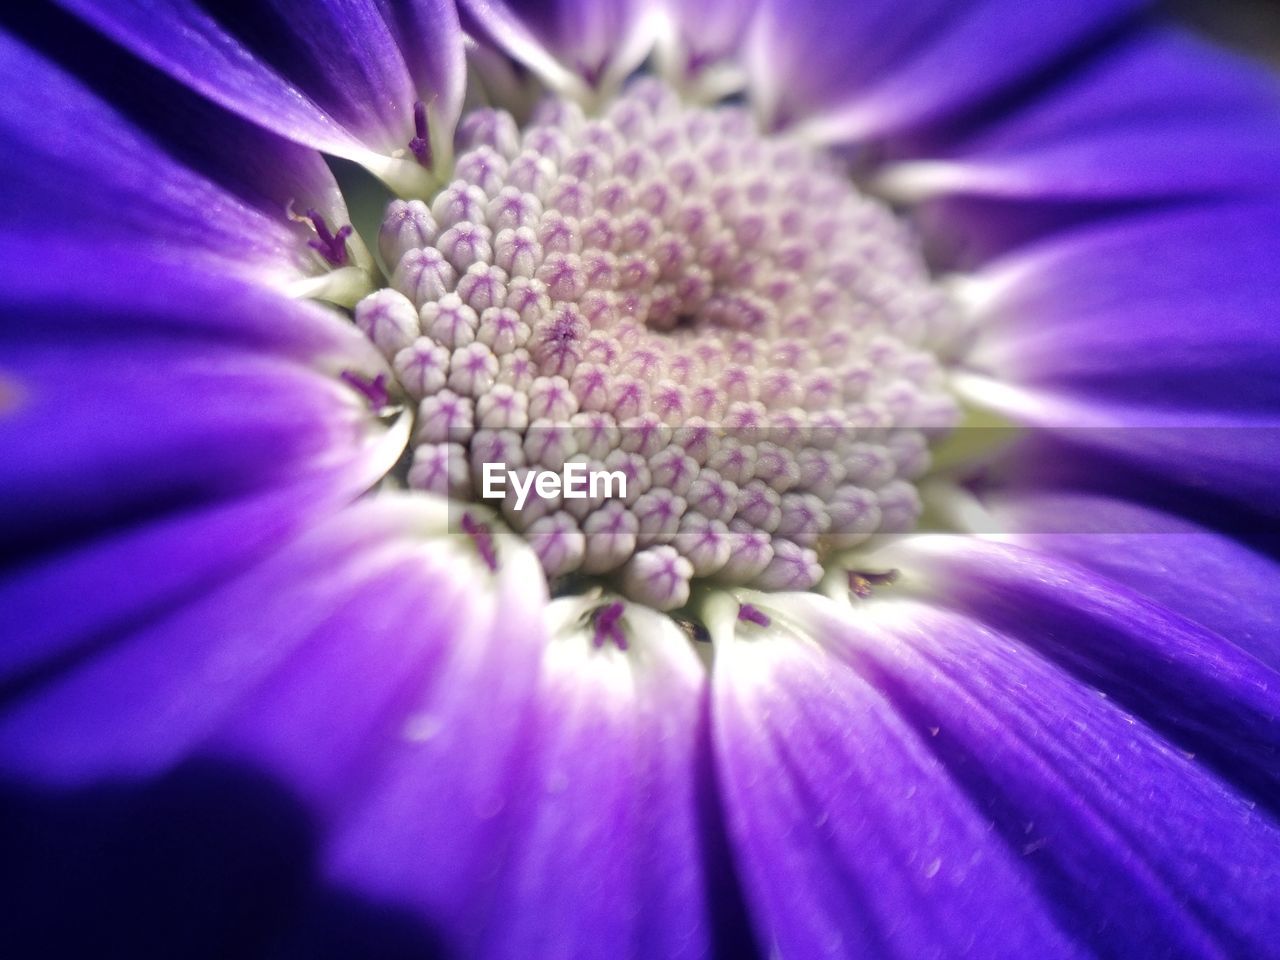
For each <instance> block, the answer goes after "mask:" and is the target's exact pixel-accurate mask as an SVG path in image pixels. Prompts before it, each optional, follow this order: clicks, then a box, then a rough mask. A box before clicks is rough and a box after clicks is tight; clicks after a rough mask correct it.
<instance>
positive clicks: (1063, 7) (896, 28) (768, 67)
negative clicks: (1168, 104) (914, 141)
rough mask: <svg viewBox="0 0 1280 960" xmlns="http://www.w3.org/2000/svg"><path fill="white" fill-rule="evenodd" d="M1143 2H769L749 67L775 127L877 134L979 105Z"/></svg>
mask: <svg viewBox="0 0 1280 960" xmlns="http://www.w3.org/2000/svg"><path fill="white" fill-rule="evenodd" d="M1138 6H1140V0H1105V2H1101V3H1090V4H1062V3H1055V2H1053V0H1034V2H1031V3H1027V2H1020V0H978V2H972V3H965V4H956V3H951V2H948V0H929V2H924V3H913V4H907V5H904V4H901V3H894V2H892V0H874V2H860V3H829V2H826V0H804V2H800V3H797V2H795V0H766V2H764V3H762V5H761V15H760V17H759V18H758V19H757V21H756V24H755V26H754V28H753V37H752V40H751V43H750V48H749V49H750V55H749V58H748V68H749V70H750V72H751V74H752V85H753V88H754V91H755V94H756V96H757V97H758V98H760V102H761V104H762V106H763V108H764V110H765V112H766V114H767V115H768V116H769V117H771V118H772V121H773V123H775V124H779V125H781V124H789V123H795V122H799V121H805V122H806V126H808V127H809V128H810V129H811V130H812V131H813V132H814V133H815V134H817V135H818V136H821V137H823V138H825V139H827V140H829V141H836V142H850V141H853V140H858V139H865V138H868V137H874V136H884V135H887V134H890V133H896V132H899V131H903V130H906V129H909V128H911V127H914V126H918V125H920V124H922V123H925V122H928V121H932V120H935V119H936V118H938V117H939V116H941V115H943V114H946V113H955V112H958V111H960V110H962V109H965V108H968V107H972V106H973V105H975V104H977V103H980V102H981V101H982V100H983V98H987V97H990V96H991V95H992V94H994V93H996V92H998V91H1000V90H1001V89H1002V88H1005V87H1008V86H1010V85H1012V84H1014V83H1015V82H1016V81H1019V80H1021V79H1023V78H1025V77H1027V76H1028V75H1030V74H1032V73H1033V72H1034V71H1036V70H1041V69H1044V68H1046V67H1047V66H1049V65H1051V64H1053V63H1054V62H1055V61H1057V60H1059V59H1061V58H1063V57H1065V56H1067V55H1069V54H1071V53H1072V52H1073V51H1074V50H1075V49H1076V48H1078V47H1079V46H1081V45H1082V44H1084V43H1086V42H1088V41H1089V40H1092V39H1096V38H1097V37H1098V36H1099V35H1101V34H1103V33H1104V32H1105V31H1107V30H1108V29H1111V28H1114V27H1116V25H1117V24H1119V23H1121V22H1123V20H1124V19H1125V18H1126V17H1129V16H1131V15H1132V13H1133V12H1134V9H1135V8H1136V7H1138Z"/></svg>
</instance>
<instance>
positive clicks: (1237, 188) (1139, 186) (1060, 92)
mask: <svg viewBox="0 0 1280 960" xmlns="http://www.w3.org/2000/svg"><path fill="white" fill-rule="evenodd" d="M1277 124H1280V84H1277V83H1276V82H1275V80H1274V78H1273V77H1272V76H1271V75H1270V74H1269V73H1268V72H1267V71H1265V70H1263V69H1262V68H1261V67H1260V66H1258V65H1255V64H1251V63H1249V62H1247V61H1244V60H1241V59H1239V58H1237V57H1235V56H1234V55H1232V54H1230V53H1227V52H1225V51H1222V50H1218V49H1216V48H1214V47H1211V46H1209V45H1207V44H1204V43H1201V42H1199V41H1197V40H1194V39H1191V38H1189V37H1186V36H1184V35H1182V34H1180V33H1176V32H1173V31H1151V32H1144V33H1142V34H1141V35H1140V36H1139V37H1138V38H1136V39H1134V40H1132V41H1130V42H1128V43H1126V44H1125V45H1123V46H1120V47H1118V48H1116V49H1115V50H1113V51H1111V52H1109V53H1108V54H1107V55H1106V56H1105V57H1103V58H1101V59H1098V60H1096V61H1094V62H1093V63H1090V64H1087V65H1085V66H1084V67H1083V68H1081V69H1079V70H1076V71H1073V72H1071V73H1070V74H1069V75H1068V76H1067V77H1066V78H1065V79H1063V80H1062V81H1060V82H1059V83H1057V84H1056V85H1055V86H1054V87H1051V88H1049V89H1048V90H1046V91H1044V92H1043V94H1042V95H1040V96H1037V97H1035V98H1030V99H1028V100H1027V101H1026V103H1025V105H1022V106H1020V107H1019V108H1017V109H1014V110H1011V111H1009V112H1007V114H1005V115H1003V116H1001V117H999V118H998V119H997V120H996V121H995V122H993V123H989V124H987V125H986V126H981V127H979V128H978V129H977V131H976V132H974V133H971V134H970V135H969V136H968V137H967V138H964V139H961V140H959V141H958V142H946V141H945V139H944V140H942V141H940V142H938V143H935V144H932V145H930V144H916V145H913V146H912V145H905V144H904V145H902V146H901V147H900V150H901V151H902V152H904V153H908V154H910V155H914V156H921V154H923V158H922V159H919V160H914V161H912V160H907V161H906V162H904V163H901V164H898V165H890V166H889V167H888V168H887V170H886V171H885V172H884V173H883V174H882V175H881V178H880V183H881V186H882V187H883V188H885V189H887V190H889V191H891V192H893V193H895V194H897V195H902V196H910V197H911V198H913V199H919V198H921V197H927V196H936V195H947V196H952V197H954V196H956V195H960V196H963V197H965V198H968V205H969V206H970V207H972V208H975V209H973V210H972V211H971V212H970V214H969V216H968V217H966V216H965V215H964V212H965V211H964V208H963V207H961V208H960V209H958V210H957V211H955V212H954V213H953V214H952V215H951V216H950V217H947V218H946V223H945V224H944V226H946V225H949V226H950V227H951V228H952V229H956V230H963V229H965V227H966V226H968V225H970V223H971V222H972V226H973V228H974V229H977V230H979V231H981V230H983V229H985V228H984V225H983V223H982V220H983V215H982V206H981V205H980V204H979V202H978V201H979V200H981V201H985V202H986V204H987V205H988V206H995V207H996V208H997V209H998V205H996V204H995V203H993V202H992V200H993V199H995V200H998V199H1009V198H1017V199H1020V200H1024V201H1027V202H1034V203H1036V204H1040V205H1048V204H1051V203H1062V202H1066V201H1071V202H1077V203H1083V202H1090V203H1100V202H1117V203H1118V202H1122V201H1123V202H1133V201H1144V200H1152V199H1164V198H1167V197H1170V196H1174V197H1177V196H1183V197H1185V196H1192V197H1203V196H1217V195H1223V194H1239V193H1242V192H1251V193H1261V192H1263V191H1267V192H1269V193H1271V194H1272V195H1274V192H1275V188H1276V187H1277V186H1280V142H1278V141H1277V138H1276V136H1275V129H1276V126H1277Z"/></svg>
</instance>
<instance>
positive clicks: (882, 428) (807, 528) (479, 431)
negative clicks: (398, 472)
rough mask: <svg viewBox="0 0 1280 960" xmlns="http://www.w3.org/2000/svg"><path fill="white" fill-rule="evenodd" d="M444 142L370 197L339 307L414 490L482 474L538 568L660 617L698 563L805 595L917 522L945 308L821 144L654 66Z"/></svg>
mask: <svg viewBox="0 0 1280 960" xmlns="http://www.w3.org/2000/svg"><path fill="white" fill-rule="evenodd" d="M458 139H459V150H460V153H459V156H458V160H457V165H456V169H455V176H456V179H455V180H454V181H453V182H452V183H451V184H450V185H449V186H448V187H446V188H445V189H443V190H442V191H440V192H439V193H438V194H437V195H436V196H435V197H434V199H433V200H432V201H431V202H430V203H429V204H428V203H426V202H424V201H421V200H408V201H403V200H397V201H395V202H393V203H392V204H391V206H390V208H389V209H388V211H387V215H386V218H385V220H384V222H383V224H382V229H381V234H380V237H379V241H380V247H381V252H382V255H383V257H384V259H385V261H386V263H387V264H388V267H389V268H394V269H393V276H392V285H391V288H388V289H384V290H380V291H378V292H377V293H374V294H372V295H371V296H369V297H367V298H366V299H365V300H363V301H361V303H360V304H359V305H358V306H357V308H356V321H357V323H358V324H359V325H360V327H361V328H362V329H363V330H364V331H365V333H366V334H367V335H368V336H369V337H370V338H371V339H372V340H373V342H374V343H375V344H376V345H377V346H378V347H379V348H380V349H381V350H382V351H383V352H384V353H385V354H386V355H387V356H388V357H389V358H390V360H391V362H392V366H393V368H394V370H395V374H396V377H397V378H398V381H399V387H400V389H401V390H402V391H403V392H404V393H405V394H407V395H408V396H409V397H410V398H412V400H413V401H414V402H415V403H417V405H418V419H417V434H416V444H417V446H416V448H415V450H414V452H413V459H412V465H411V467H410V469H409V474H408V482H409V485H410V486H411V487H416V488H419V489H423V490H428V491H432V492H434V493H438V494H442V495H447V496H449V497H452V498H454V499H456V500H461V501H475V500H479V499H481V498H482V497H483V495H484V494H485V493H486V492H488V493H490V494H493V493H495V489H497V490H499V491H500V493H501V497H502V499H501V502H500V503H499V504H497V506H499V509H500V510H501V512H502V514H503V515H504V517H505V519H506V521H507V522H508V523H509V524H510V525H511V526H512V527H513V528H514V529H516V530H518V531H520V532H522V533H523V535H524V536H525V537H526V538H527V539H528V540H529V542H530V543H531V544H532V545H533V547H534V549H535V550H536V551H537V553H538V556H539V557H540V559H541V561H542V565H543V567H544V569H545V570H546V572H547V574H548V576H550V577H558V576H562V575H566V574H573V573H580V574H586V575H593V576H601V577H606V578H609V579H610V580H612V582H613V583H614V585H615V587H616V588H617V589H619V590H620V591H621V592H622V593H623V594H625V595H626V596H628V597H630V598H631V599H634V600H638V601H641V602H644V603H648V604H650V605H652V606H655V607H657V608H659V609H670V608H673V607H676V606H679V605H681V604H683V603H684V602H685V601H686V600H687V598H688V595H689V587H690V582H691V581H692V580H693V579H695V578H707V579H710V580H714V581H719V582H721V583H725V584H730V585H752V586H755V587H760V588H764V589H798V590H803V589H808V588H810V587H812V586H813V585H815V584H816V583H817V582H818V580H819V579H820V578H821V576H822V572H823V563H824V561H825V560H826V559H827V558H828V557H830V556H832V555H834V554H836V553H837V552H839V551H840V550H843V549H846V548H848V547H851V546H853V545H855V544H857V543H858V542H860V541H861V540H863V539H865V538H866V537H868V536H870V535H871V534H873V533H876V532H897V531H903V530H907V529H910V528H911V527H912V526H914V524H915V522H916V518H917V516H918V514H919V509H920V507H919V499H918V497H917V495H916V491H915V488H914V486H913V484H912V480H913V479H914V478H915V477H917V476H919V474H920V473H921V472H922V471H923V470H924V469H926V467H927V465H928V456H929V454H928V440H929V439H930V438H931V437H932V436H933V435H934V434H935V433H937V432H939V431H943V430H945V429H946V428H948V427H949V426H951V425H952V424H953V422H954V420H955V416H956V409H955V405H954V403H953V401H952V400H951V398H950V396H949V395H948V393H947V392H946V389H945V386H944V378H943V371H942V369H941V367H940V366H939V364H938V362H937V360H936V359H935V357H934V356H933V355H932V354H931V353H930V352H929V350H928V349H927V345H928V344H929V343H930V342H931V340H932V339H933V338H934V337H935V336H936V335H937V333H938V332H939V331H940V330H942V329H943V328H945V327H946V326H947V324H948V322H949V314H948V302H947V299H946V297H945V296H944V295H943V294H942V293H941V291H940V290H939V289H938V288H937V287H936V286H935V285H934V284H933V283H932V282H931V280H930V277H929V274H928V271H927V268H926V266H925V264H924V262H923V260H922V258H921V256H920V254H919V252H918V250H917V248H916V246H915V245H914V243H913V242H912V238H911V236H910V234H909V232H908V231H907V229H906V228H905V227H904V225H903V224H902V223H900V222H899V221H898V220H897V219H896V218H895V217H894V215H893V214H892V213H891V212H890V211H889V210H888V209H887V208H885V207H884V206H883V205H881V204H879V203H878V202H876V201H873V200H871V199H869V198H867V197H864V196H862V195H861V194H859V193H858V192H857V191H856V190H855V189H854V187H853V186H852V185H851V183H850V182H849V180H848V178H847V177H846V176H844V175H843V174H842V172H841V170H840V168H839V166H838V165H837V164H836V162H835V161H834V160H833V159H831V158H830V157H828V156H826V155H825V154H822V153H820V152H817V151H815V150H813V149H810V148H808V147H806V146H804V145H802V144H800V143H797V142H795V141H793V140H790V139H787V138H784V137H779V136H764V135H762V134H761V133H759V132H758V131H757V130H756V128H755V126H754V124H753V122H752V120H751V118H750V116H749V115H748V114H747V113H746V112H745V111H744V110H742V109H740V108H737V107H717V108H709V109H708V108H692V107H687V106H684V105H682V104H681V103H680V102H679V101H678V100H677V98H676V97H675V96H674V94H673V93H672V92H671V91H670V90H668V89H667V88H666V87H664V86H663V85H662V84H660V83H659V82H657V81H655V80H651V79H646V80H640V81H637V82H636V83H634V84H632V85H631V86H630V87H629V88H628V89H627V90H626V92H625V93H624V94H623V95H622V96H620V97H619V98H618V99H617V100H616V101H615V102H614V103H613V104H612V105H611V106H610V107H609V108H608V110H607V111H606V112H605V113H604V115H603V116H601V117H599V118H592V119H588V118H586V117H585V116H584V115H583V113H582V111H581V109H580V108H579V107H578V106H577V105H576V104H574V103H573V102H571V101H567V100H559V99H553V100H549V101H547V102H545V103H544V104H543V105H542V106H541V107H540V108H539V109H538V110H537V111H536V113H535V115H534V117H533V119H532V121H531V122H530V123H529V124H528V125H527V126H526V127H525V129H524V130H523V131H521V130H519V129H518V128H517V126H516V124H515V121H514V120H513V119H512V118H511V117H510V116H509V115H507V114H505V113H502V112H498V111H492V110H478V111H475V112H473V113H471V114H469V115H468V116H467V117H466V118H465V119H464V120H463V122H462V125H461V127H460V129H459V135H458ZM486 465H490V466H488V467H486ZM550 473H555V474H559V475H561V477H563V478H564V482H561V483H541V482H537V483H535V480H536V479H537V478H538V477H539V476H540V475H545V474H550ZM597 477H603V478H604V480H605V482H602V483H600V484H595V483H593V482H591V481H593V480H594V479H596V478H597ZM574 478H581V482H580V484H579V485H578V486H577V488H576V489H575V487H574V484H573V479H574ZM499 480H500V481H501V483H497V481H499ZM522 492H523V494H524V496H521V493H522ZM578 494H581V495H578Z"/></svg>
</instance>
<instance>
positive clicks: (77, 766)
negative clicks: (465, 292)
mask: <svg viewBox="0 0 1280 960" xmlns="http://www.w3.org/2000/svg"><path fill="white" fill-rule="evenodd" d="M447 521H448V517H447V514H446V512H445V508H444V505H443V503H441V502H437V501H429V500H427V499H426V498H413V499H412V500H410V499H404V498H400V499H397V498H391V497H378V498H376V499H374V500H371V501H366V502H365V503H363V504H361V505H358V506H356V507H353V508H352V509H350V510H348V511H346V512H345V513H343V514H341V515H339V516H337V517H334V518H332V519H330V520H329V521H327V522H325V523H322V524H320V525H318V526H317V527H316V528H315V529H313V530H311V531H309V532H307V533H306V534H305V535H304V536H302V537H301V538H299V539H298V540H297V541H295V542H294V543H292V544H291V545H289V546H288V547H286V548H285V549H284V550H282V551H279V552H278V553H277V554H276V555H274V556H273V557H271V558H269V559H267V560H266V561H265V562H262V563H260V564H259V565H257V566H256V567H254V568H253V569H251V570H248V571H246V572H244V573H243V574H242V575H240V576H238V577H236V578H235V579H233V580H231V581H230V582H228V583H226V584H225V585H223V586H219V587H215V588H214V589H212V590H209V591H207V592H205V593H203V594H202V595H200V596H198V597H196V598H194V599H193V600H192V601H191V602H190V603H188V604H187V605H186V606H185V607H183V608H181V609H179V610H177V611H175V612H173V613H171V614H169V615H167V616H165V617H163V618H160V619H156V620H154V621H153V622H151V623H148V624H145V625H144V626H142V627H141V628H140V629H134V630H131V631H121V633H120V634H119V635H117V636H115V637H113V638H111V642H110V643H107V644H104V645H101V647H100V649H98V650H96V651H94V652H93V655H92V656H91V657H85V658H81V659H80V660H78V661H75V662H73V663H72V664H70V665H67V666H64V668H63V669H62V670H61V671H59V672H56V673H53V674H52V675H48V676H45V677H43V678H42V682H39V683H32V684H29V685H28V688H27V689H26V690H24V691H22V692H23V694H24V696H22V697H20V698H18V699H16V700H15V701H14V702H13V703H12V704H11V705H10V707H9V709H8V710H7V711H6V713H5V714H4V716H3V718H2V719H0V768H3V772H4V773H6V774H7V775H9V776H11V777H14V776H16V777H21V778H22V779H24V780H27V781H30V782H35V783H38V784H42V785H44V786H46V787H54V786H57V787H59V788H61V789H65V788H67V787H69V786H72V785H81V784H91V783H96V782H99V781H101V780H102V778H104V777H105V778H113V779H117V780H119V779H127V780H135V779H136V778H139V777H144V776H145V777H153V776H161V775H164V774H165V773H166V772H167V771H170V770H174V769H178V768H180V767H182V766H187V765H189V764H190V763H192V762H193V761H199V760H202V759H203V760H211V759H216V760H217V761H218V762H219V763H220V764H224V765H230V767H231V768H233V769H236V770H247V771H257V772H258V773H259V775H262V776H265V777H268V778H269V779H270V781H271V782H273V783H275V784H277V785H278V786H279V787H280V788H281V789H284V790H286V791H287V792H288V794H289V795H290V796H293V797H296V798H298V801H299V802H300V803H301V804H302V805H303V807H304V808H305V811H306V815H307V818H308V820H309V822H310V823H312V824H314V825H315V828H316V829H317V830H319V831H320V835H321V837H322V840H323V846H322V853H321V856H320V857H319V861H318V862H316V863H314V864H305V863H304V864H301V865H299V866H300V868H301V869H304V870H306V871H308V872H309V873H313V874H317V875H318V876H317V877H316V879H318V880H323V881H325V882H326V883H328V884H332V885H337V884H341V885H342V886H345V887H347V888H351V889H357V890H359V891H360V893H361V894H362V896H364V897H365V898H367V899H369V900H374V901H380V902H383V903H393V904H394V903H399V904H401V905H407V906H410V907H412V908H413V909H414V910H415V911H416V912H417V915H418V916H419V918H421V919H424V920H428V921H430V922H431V923H432V924H433V926H437V927H439V928H442V929H444V930H445V931H447V933H448V936H449V939H450V940H458V941H463V940H466V941H474V940H475V938H476V937H478V936H480V935H481V934H482V933H483V931H484V927H483V926H482V925H481V924H480V923H479V922H478V921H479V920H481V919H486V920H490V921H492V919H493V918H492V916H490V915H488V914H486V913H485V912H484V902H483V901H484V893H485V891H486V890H489V891H492V890H493V887H494V882H495V879H496V868H497V867H498V866H500V865H501V864H502V863H503V862H504V861H505V860H506V859H507V857H508V856H509V844H510V841H511V839H512V837H513V835H514V834H513V829H514V823H516V822H523V820H524V819H525V818H527V817H528V815H529V812H530V810H531V809H532V808H535V807H536V806H537V805H538V804H540V803H541V797H540V795H539V794H538V793H537V792H536V791H527V792H525V791H523V790H522V788H523V787H524V786H525V784H524V783H523V781H522V780H521V773H522V771H523V770H525V769H526V748H527V746H528V745H529V744H530V743H531V742H532V741H531V740H530V734H531V733H532V732H533V728H532V727H531V726H530V722H529V721H530V720H531V719H532V717H533V713H532V710H533V708H534V705H535V703H534V699H535V693H536V690H537V684H538V676H539V670H538V662H539V659H540V658H541V656H542V652H543V649H544V632H543V629H542V626H541V614H542V607H543V605H544V603H545V587H544V585H543V584H544V581H543V578H542V576H541V574H540V572H539V571H538V569H537V566H536V560H535V559H534V558H533V556H532V554H531V553H530V552H529V551H528V550H527V549H526V548H515V549H511V550H508V549H505V548H504V549H503V550H502V552H501V556H500V560H499V569H498V572H497V574H496V575H495V576H491V575H490V574H489V571H488V568H487V567H486V566H485V565H484V563H483V562H482V560H481V558H480V556H479V554H478V553H477V552H476V550H475V548H474V546H473V545H472V544H471V542H470V541H469V540H468V539H467V538H465V537H462V536H456V535H455V536H450V535H448V534H447V533H446V529H447V528H446V523H447ZM481 705H483V706H481ZM283 826H286V827H294V828H296V827H297V826H299V825H298V824H297V823H296V821H295V822H294V823H287V822H286V823H285V824H283ZM138 840H139V842H140V845H141V847H143V848H145V847H146V838H145V837H139V838H138ZM534 879H536V878H534ZM279 920H280V922H291V918H288V917H281V918H279Z"/></svg>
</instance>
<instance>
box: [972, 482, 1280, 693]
mask: <svg viewBox="0 0 1280 960" xmlns="http://www.w3.org/2000/svg"><path fill="white" fill-rule="evenodd" d="M985 505H986V507H987V509H988V511H989V512H990V515H991V518H992V521H993V529H992V530H991V531H990V532H993V533H1001V534H1013V535H1016V536H1018V538H1019V540H1020V541H1021V542H1024V543H1027V544H1030V545H1031V546H1033V547H1034V548H1036V549H1037V550H1039V551H1041V552H1043V553H1047V554H1050V555H1053V556H1057V557H1063V558H1065V559H1067V560H1070V561H1071V562H1073V563H1077V564H1079V565H1080V566H1082V567H1087V568H1088V569H1090V570H1092V571H1094V572H1096V573H1098V574H1100V575H1102V576H1104V577H1107V578H1110V579H1111V580H1114V581H1116V582H1117V583H1121V584H1124V585H1125V587H1127V588H1128V589H1131V590H1135V591H1137V592H1139V593H1141V594H1142V595H1143V596H1145V597H1148V598H1149V599H1151V600H1152V601H1154V602H1156V603H1158V604H1161V605H1162V606H1164V607H1167V608H1168V609H1170V610H1173V611H1175V612H1177V613H1180V614H1182V615H1183V616H1184V617H1187V618H1188V619H1190V620H1194V621H1196V622H1197V623H1199V624H1201V625H1203V626H1204V627H1206V628H1208V629H1210V630H1212V631H1214V632H1215V633H1217V634H1219V635H1221V636H1222V637H1224V638H1225V639H1227V640H1230V641H1231V642H1232V643H1235V644H1236V645H1237V646H1240V647H1242V648H1243V649H1245V650H1247V651H1248V652H1249V653H1251V654H1252V655H1253V656H1255V657H1257V658H1258V659H1259V660H1261V661H1262V662H1263V663H1266V664H1267V665H1268V666H1270V667H1272V668H1273V669H1280V565H1278V564H1277V563H1276V562H1275V560H1274V559H1272V558H1271V557H1269V556H1266V555H1265V554H1262V553H1259V552H1258V551H1256V550H1253V549H1250V548H1249V547H1248V546H1246V545H1245V544H1244V543H1242V542H1240V541H1239V540H1237V539H1236V538H1234V537H1232V536H1229V535H1226V534H1223V533H1221V532H1218V531H1214V530H1210V529H1206V528H1204V527H1201V526H1198V525H1196V524H1195V523H1192V522H1190V521H1188V520H1187V519H1185V518H1183V517H1179V516H1175V515H1171V514H1169V513H1166V512H1164V511H1161V510H1156V509H1153V508H1151V507H1149V506H1145V505H1142V504H1139V503H1132V502H1129V501H1123V500H1116V499H1111V498H1107V497H1101V496H1097V495H1094V494H1088V493H1082V492H1078V491H1062V490H1059V491H1037V490H1034V489H1031V490H1015V491H999V492H997V493H996V494H995V495H993V496H992V497H991V498H990V499H989V500H988V502H987V503H986V504H985Z"/></svg>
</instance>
